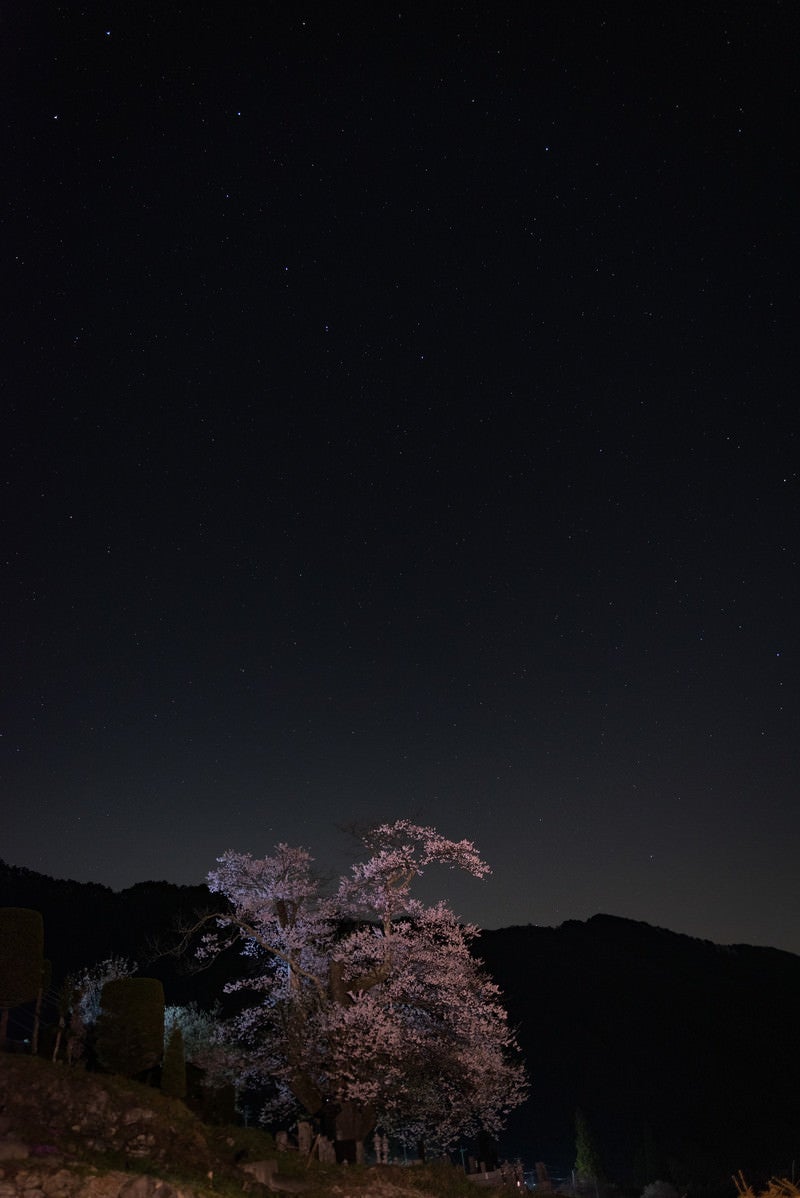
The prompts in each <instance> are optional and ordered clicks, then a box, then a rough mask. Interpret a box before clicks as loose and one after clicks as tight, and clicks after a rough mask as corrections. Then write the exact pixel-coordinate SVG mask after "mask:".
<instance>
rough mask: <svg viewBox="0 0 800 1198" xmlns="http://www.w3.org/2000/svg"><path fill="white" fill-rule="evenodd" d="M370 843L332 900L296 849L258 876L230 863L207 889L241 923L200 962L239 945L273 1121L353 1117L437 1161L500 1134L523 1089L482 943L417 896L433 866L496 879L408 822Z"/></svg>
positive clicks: (242, 1025) (242, 1020) (368, 838)
mask: <svg viewBox="0 0 800 1198" xmlns="http://www.w3.org/2000/svg"><path fill="white" fill-rule="evenodd" d="M363 843H364V846H365V848H366V851H367V853H368V854H369V855H368V857H367V859H366V860H365V861H363V862H360V863H357V864H356V865H354V866H353V867H352V869H351V871H350V873H349V874H348V875H347V876H345V877H343V878H342V879H341V880H340V882H339V885H338V888H337V889H336V890H335V891H334V892H333V893H332V894H326V893H324V892H323V890H322V888H321V887H320V885H319V883H318V882H317V880H316V879H315V876H314V874H313V871H312V859H311V857H310V856H309V854H308V853H307V852H306V851H305V850H303V849H300V848H290V847H289V846H288V845H285V844H279V845H278V846H277V847H276V850H275V855H274V856H272V857H266V858H264V859H262V860H255V859H254V858H253V857H251V856H250V855H248V854H241V853H234V852H227V853H225V854H224V855H223V856H222V857H220V858H219V868H218V869H216V870H214V871H213V872H212V873H211V874H210V875H209V886H210V888H211V890H212V891H216V892H219V893H221V894H223V895H225V896H226V897H227V899H228V900H229V902H230V910H229V911H228V912H227V913H225V914H223V915H222V916H217V917H216V920H217V927H216V929H215V930H214V931H212V932H210V933H208V934H207V935H206V936H205V937H204V940H203V943H202V946H201V950H200V952H201V955H203V954H205V955H208V954H213V953H215V952H217V951H219V950H220V949H221V948H223V947H225V946H226V945H228V944H230V943H232V942H234V941H236V940H238V941H239V942H240V943H241V946H242V949H243V952H244V954H245V957H246V969H245V973H244V976H243V977H242V978H241V979H240V980H238V981H236V982H234V983H233V984H232V985H231V986H230V987H229V989H232V990H237V991H241V992H243V994H244V993H245V992H250V993H251V994H252V1001H251V1002H248V1003H247V1005H245V1006H244V1009H243V1010H242V1012H241V1014H240V1015H239V1016H238V1017H237V1020H236V1024H237V1032H238V1036H239V1042H240V1044H241V1045H242V1046H243V1050H244V1051H243V1052H242V1055H241V1058H240V1074H241V1075H242V1080H248V1079H249V1080H251V1081H261V1082H263V1081H268V1082H269V1083H270V1084H271V1085H272V1086H273V1087H274V1100H273V1101H272V1102H271V1103H270V1104H269V1107H268V1110H267V1115H268V1116H270V1117H274V1116H275V1115H277V1114H279V1113H288V1112H289V1111H291V1110H298V1109H301V1110H303V1111H305V1112H307V1113H309V1114H317V1113H319V1112H320V1111H322V1110H323V1109H324V1108H325V1107H326V1105H327V1106H328V1109H330V1108H331V1106H333V1107H336V1108H339V1109H341V1108H342V1107H344V1106H345V1105H347V1106H349V1107H350V1108H351V1110H356V1111H357V1112H358V1119H357V1122H358V1125H359V1138H360V1137H363V1136H364V1135H365V1134H366V1133H367V1132H368V1131H369V1130H370V1128H371V1127H372V1126H374V1124H375V1123H376V1122H379V1123H380V1124H381V1125H382V1126H383V1127H384V1128H386V1129H387V1130H388V1131H390V1132H393V1133H395V1134H398V1135H401V1136H402V1137H403V1138H405V1139H407V1140H416V1139H421V1138H425V1139H427V1141H428V1142H429V1143H435V1144H437V1145H439V1146H441V1147H446V1146H448V1145H450V1144H452V1143H453V1142H454V1141H455V1140H456V1139H457V1138H458V1137H459V1136H462V1135H470V1134H473V1133H474V1132H476V1131H478V1130H479V1129H481V1128H483V1129H485V1130H487V1131H489V1132H497V1131H498V1130H499V1129H500V1127H501V1126H502V1123H503V1119H504V1116H505V1114H506V1113H507V1112H508V1111H509V1110H511V1109H512V1108H513V1107H515V1106H516V1105H518V1104H519V1103H520V1102H521V1101H522V1100H523V1098H524V1097H525V1093H526V1085H525V1079H524V1071H523V1068H522V1066H521V1064H520V1062H519V1054H518V1048H517V1044H516V1040H515V1037H514V1034H513V1032H512V1031H511V1029H510V1028H509V1026H508V1022H507V1018H506V1013H505V1010H504V1008H503V1005H502V1002H501V999H500V994H499V991H498V989H497V987H496V986H495V985H494V984H493V983H492V981H491V980H490V979H489V978H488V976H487V975H486V973H485V972H484V970H483V967H482V966H481V964H480V962H478V961H477V960H476V959H475V958H474V957H473V955H472V954H471V952H470V943H471V942H472V940H473V939H474V937H475V936H476V935H477V929H476V928H474V927H472V926H469V925H467V926H463V925H461V924H459V923H458V921H457V919H456V917H455V915H454V914H453V912H452V911H451V910H450V909H449V907H448V906H447V905H446V904H445V903H443V902H440V903H437V904H435V905H433V906H426V905H424V904H422V903H421V902H419V901H418V900H416V899H415V898H413V897H412V894H411V888H412V884H413V882H414V880H415V879H416V878H417V877H419V876H420V875H421V874H422V872H423V871H424V870H425V869H426V867H427V866H429V865H431V864H434V863H440V864H442V865H445V866H449V867H451V868H461V869H465V870H467V871H468V872H469V873H471V874H473V875H475V876H476V877H479V878H480V877H483V876H484V875H485V874H487V873H488V872H489V869H488V866H487V865H485V864H484V862H483V861H482V860H481V859H480V857H479V855H478V853H477V851H476V849H475V847H474V845H472V844H471V843H470V842H469V841H466V840H462V841H452V840H447V839H446V838H445V837H443V836H441V835H439V833H438V832H436V831H435V829H433V828H426V827H420V826H418V825H416V824H413V823H411V822H410V821H408V820H399V821H398V822H396V823H393V824H383V825H380V826H378V827H375V828H373V829H371V830H370V831H369V832H368V833H367V834H366V835H365V836H364V837H363Z"/></svg>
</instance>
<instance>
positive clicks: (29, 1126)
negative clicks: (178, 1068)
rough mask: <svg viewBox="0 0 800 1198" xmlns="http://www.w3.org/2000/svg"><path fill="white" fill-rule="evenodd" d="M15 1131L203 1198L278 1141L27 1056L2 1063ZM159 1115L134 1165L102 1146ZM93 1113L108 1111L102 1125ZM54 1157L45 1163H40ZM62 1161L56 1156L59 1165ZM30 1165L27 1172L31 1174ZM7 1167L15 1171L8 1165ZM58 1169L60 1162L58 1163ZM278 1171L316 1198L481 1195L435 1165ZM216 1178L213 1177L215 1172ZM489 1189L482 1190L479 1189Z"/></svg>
mask: <svg viewBox="0 0 800 1198" xmlns="http://www.w3.org/2000/svg"><path fill="white" fill-rule="evenodd" d="M2 1106H4V1108H5V1114H6V1116H8V1117H9V1119H10V1123H11V1130H12V1132H13V1133H14V1134H15V1135H16V1136H17V1137H18V1138H20V1139H21V1140H23V1141H24V1142H25V1143H26V1144H28V1145H29V1146H30V1147H31V1148H33V1149H39V1150H40V1151H47V1152H52V1151H53V1150H56V1151H57V1153H58V1158H60V1159H61V1162H62V1164H64V1163H66V1164H69V1166H70V1167H71V1168H74V1169H79V1170H80V1169H92V1170H98V1171H99V1172H101V1173H102V1172H106V1171H112V1170H126V1169H127V1170H130V1171H133V1172H137V1173H150V1174H152V1175H154V1176H158V1177H160V1178H163V1179H164V1180H166V1181H169V1182H171V1183H172V1184H173V1185H176V1186H182V1187H190V1188H191V1189H192V1190H193V1191H194V1192H195V1193H196V1194H197V1195H198V1196H202V1198H219V1196H220V1195H224V1196H226V1195H230V1198H233V1196H234V1195H235V1196H236V1198H240V1196H241V1194H242V1174H241V1173H240V1171H239V1170H238V1168H237V1166H236V1159H237V1157H238V1158H239V1159H245V1160H259V1159H262V1158H264V1157H273V1156H275V1155H276V1153H275V1145H274V1141H273V1140H272V1137H271V1136H269V1135H268V1134H267V1133H265V1132H262V1131H259V1130H258V1129H255V1128H243V1127H225V1128H219V1127H210V1126H208V1125H206V1124H203V1123H200V1121H199V1120H198V1119H197V1118H196V1117H195V1116H194V1115H193V1114H192V1113H191V1112H190V1111H189V1110H188V1109H187V1108H186V1107H185V1106H184V1105H183V1103H181V1102H179V1101H177V1100H175V1099H169V1098H165V1097H164V1096H163V1095H162V1094H161V1093H159V1092H158V1091H157V1090H153V1089H152V1088H150V1087H148V1086H143V1085H140V1084H139V1083H137V1082H133V1081H129V1080H127V1079H123V1078H119V1077H114V1076H107V1075H102V1074H87V1073H85V1072H84V1071H82V1070H80V1069H68V1068H66V1067H65V1066H63V1065H53V1064H51V1063H50V1062H48V1061H43V1060H41V1059H38V1058H31V1057H25V1056H9V1055H3V1056H0V1107H2ZM143 1109H145V1110H147V1111H152V1116H151V1117H150V1118H149V1119H148V1120H147V1122H146V1126H147V1130H148V1132H149V1133H150V1134H151V1135H152V1137H153V1139H154V1144H153V1147H152V1154H151V1156H150V1157H149V1158H148V1157H144V1158H143V1157H140V1156H137V1157H135V1158H131V1157H130V1156H129V1155H127V1154H126V1152H125V1150H124V1148H123V1147H120V1144H119V1141H117V1143H116V1144H114V1143H108V1142H106V1141H107V1140H108V1139H109V1138H110V1139H111V1140H113V1139H114V1137H113V1136H111V1137H108V1136H107V1137H106V1141H104V1140H102V1138H101V1137H102V1136H103V1128H104V1127H105V1128H108V1127H110V1126H117V1127H119V1129H120V1133H121V1134H122V1133H124V1129H125V1127H126V1124H125V1117H126V1114H127V1113H130V1112H133V1111H137V1110H138V1111H140V1112H141V1111H142V1110H143ZM92 1112H102V1118H100V1119H98V1118H96V1117H95V1116H94V1115H93V1114H92ZM48 1159H50V1158H49V1157H48V1156H43V1157H41V1164H42V1165H43V1166H44V1164H45V1162H46V1161H47V1160H48ZM56 1159H57V1158H56ZM31 1164H32V1162H31V1161H30V1160H27V1161H24V1162H20V1167H23V1166H24V1167H26V1168H27V1167H30V1165H31ZM5 1167H6V1170H7V1172H8V1170H9V1169H10V1168H11V1169H13V1166H12V1165H11V1162H5ZM53 1167H56V1160H55V1159H54V1160H53ZM279 1168H280V1171H281V1173H283V1174H290V1175H293V1176H296V1177H301V1178H302V1179H303V1181H305V1182H307V1183H309V1185H310V1189H309V1191H308V1194H309V1198H332V1196H333V1195H335V1196H336V1198H345V1196H346V1195H353V1196H355V1198H359V1196H363V1198H368V1196H369V1198H373V1196H376V1195H384V1196H385V1198H403V1196H407V1198H428V1196H430V1198H475V1195H476V1190H475V1187H474V1185H473V1184H472V1183H470V1182H469V1181H467V1179H466V1178H465V1177H464V1175H463V1174H462V1173H461V1172H460V1170H458V1169H453V1168H451V1167H449V1166H436V1165H429V1166H424V1167H419V1166H416V1167H413V1168H402V1167H398V1166H383V1167H381V1168H379V1169H377V1168H374V1167H372V1168H370V1167H364V1166H356V1167H347V1168H345V1167H343V1166H336V1165H321V1164H319V1162H317V1161H311V1162H309V1163H306V1162H305V1161H304V1160H302V1159H300V1158H299V1157H298V1156H297V1155H296V1154H294V1153H291V1152H289V1153H284V1154H283V1155H281V1156H280V1162H279ZM212 1173H213V1177H210V1176H209V1174H212ZM481 1192H485V1191H481Z"/></svg>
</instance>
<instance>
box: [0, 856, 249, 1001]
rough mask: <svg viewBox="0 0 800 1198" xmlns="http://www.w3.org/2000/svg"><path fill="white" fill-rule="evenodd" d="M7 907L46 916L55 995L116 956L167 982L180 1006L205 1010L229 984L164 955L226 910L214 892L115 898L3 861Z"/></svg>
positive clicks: (167, 887)
mask: <svg viewBox="0 0 800 1198" xmlns="http://www.w3.org/2000/svg"><path fill="white" fill-rule="evenodd" d="M0 906H9V907H32V908H33V909H34V910H37V911H41V913H42V915H43V917H44V927H45V955H46V956H47V957H48V958H49V960H50V961H51V962H52V966H53V986H54V987H55V988H57V987H58V986H59V985H60V983H61V982H62V981H63V980H64V978H65V977H66V976H67V975H68V974H70V973H74V972H75V971H76V970H78V969H81V968H83V967H84V966H90V965H94V964H96V963H97V962H98V961H102V960H105V959H106V958H107V957H110V956H112V955H113V956H118V957H127V958H128V959H129V960H132V961H135V962H137V963H138V964H139V966H140V969H141V972H143V973H147V974H148V975H151V976H153V977H158V978H160V979H161V980H162V981H163V982H164V985H165V988H166V992H167V996H168V1001H169V1002H172V1003H185V1002H188V1001H189V1000H190V999H191V998H197V1000H198V1001H199V1002H201V1003H203V1004H204V1005H205V1004H207V1003H210V1002H211V1001H212V999H213V996H214V995H215V994H218V993H219V990H220V989H221V987H222V985H223V984H224V980H225V976H226V975H225V971H224V969H220V968H214V967H212V968H211V969H209V970H208V971H207V972H204V973H201V974H192V973H190V972H188V971H187V962H180V961H178V960H176V959H175V958H173V957H171V956H159V955H158V954H159V952H163V951H164V950H165V949H166V948H167V947H168V946H171V945H174V944H175V943H176V942H177V939H178V935H177V929H178V928H179V927H180V926H182V925H184V924H187V923H191V922H192V921H193V919H194V918H195V917H196V915H197V913H198V912H203V911H207V910H209V909H214V908H216V907H219V906H220V900H219V898H218V896H216V895H212V894H211V893H210V892H209V890H208V888H207V887H206V886H176V885H174V884H173V883H172V882H137V883H136V885H135V886H130V887H128V889H126V890H120V891H114V890H111V889H110V888H109V887H108V886H100V885H98V884H97V883H94V882H72V881H69V880H66V879H62V878H50V877H47V876H46V875H45V874H39V873H36V872H35V871H34V870H30V869H24V868H22V867H20V866H15V865H8V864H7V863H6V862H4V861H0Z"/></svg>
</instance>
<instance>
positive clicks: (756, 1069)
mask: <svg viewBox="0 0 800 1198" xmlns="http://www.w3.org/2000/svg"><path fill="white" fill-rule="evenodd" d="M212 899H213V900H214V901H216V900H215V896H211V895H210V894H209V892H208V891H207V890H206V888H205V887H204V886H196V887H188V886H175V885H172V884H171V883H167V882H146V883H141V884H139V885H137V886H133V887H130V888H129V889H128V890H124V891H121V892H119V893H116V892H114V891H111V890H109V889H108V888H106V887H103V886H97V885H93V884H90V883H77V882H69V881H59V880H57V879H53V878H48V877H45V876H43V875H41V874H36V873H34V872H33V871H31V870H25V869H20V868H18V867H15V866H9V865H6V864H5V863H3V862H0V906H7V905H11V906H27V907H34V908H36V909H37V910H40V911H41V912H42V914H43V916H44V921H45V938H46V942H45V949H46V953H47V955H48V956H49V957H50V959H51V960H52V961H53V966H54V969H53V974H54V979H55V981H56V982H57V981H59V980H60V979H61V978H62V977H63V976H64V975H65V974H66V973H68V972H70V971H72V970H74V969H76V968H78V967H80V966H82V965H90V964H93V963H94V962H96V961H98V960H101V959H102V958H104V957H107V956H109V955H110V954H111V953H115V954H118V955H123V956H129V957H133V958H134V959H136V960H138V961H140V962H141V963H143V964H144V962H145V960H146V955H147V948H148V944H149V943H150V942H151V941H152V940H153V939H161V940H162V941H168V940H169V939H170V938H171V937H172V938H174V935H175V926H176V922H177V921H178V919H179V918H181V917H182V918H184V919H186V918H190V917H191V916H192V914H193V913H194V912H195V911H197V910H198V909H206V908H208V907H209V906H210V905H211V903H212ZM476 951H477V953H478V955H479V956H481V957H482V958H483V960H484V961H485V962H486V965H487V968H488V969H489V972H490V973H491V975H492V976H493V978H494V979H495V981H496V982H497V983H498V984H499V985H500V987H501V989H502V991H503V993H504V996H505V1001H506V1005H507V1007H508V1010H509V1013H510V1016H511V1020H512V1022H513V1023H514V1024H515V1025H516V1026H518V1028H519V1032H520V1041H521V1044H522V1047H523V1050H524V1052H525V1055H526V1058H527V1062H528V1069H529V1072H530V1076H531V1082H532V1094H531V1098H530V1099H529V1101H528V1102H527V1103H526V1104H525V1105H524V1106H523V1107H521V1108H520V1109H519V1110H518V1111H516V1112H514V1114H513V1115H512V1117H511V1120H510V1122H509V1128H508V1132H507V1134H506V1135H505V1136H504V1137H503V1141H502V1144H501V1149H502V1152H503V1155H505V1156H508V1157H514V1156H517V1155H519V1156H521V1157H522V1158H523V1159H524V1160H525V1161H526V1163H528V1164H532V1163H533V1162H534V1161H536V1160H543V1161H545V1163H547V1165H548V1166H549V1168H550V1170H551V1173H552V1174H553V1175H555V1176H564V1175H566V1174H567V1173H568V1172H569V1170H570V1169H571V1168H572V1165H573V1163H574V1157H575V1147H574V1119H575V1110H576V1108H577V1107H580V1108H581V1109H582V1110H583V1111H584V1113H585V1114H586V1116H587V1118H588V1120H589V1123H590V1125H591V1126H592V1128H593V1130H594V1131H595V1134H596V1136H597V1139H598V1140H599V1143H600V1148H601V1152H602V1154H603V1157H604V1161H605V1166H606V1171H607V1173H608V1175H609V1177H611V1178H613V1179H615V1180H619V1181H626V1182H635V1183H636V1184H638V1185H643V1184H644V1183H645V1182H647V1181H653V1180H655V1179H656V1178H657V1177H665V1176H669V1177H671V1179H672V1180H674V1181H675V1183H676V1184H677V1185H678V1186H679V1187H682V1188H686V1187H687V1186H693V1187H694V1189H695V1191H696V1190H697V1187H698V1186H699V1185H700V1184H705V1183H707V1182H708V1183H713V1185H714V1186H715V1187H717V1188H718V1190H719V1192H721V1193H730V1194H733V1192H734V1191H733V1189H732V1187H731V1186H730V1181H729V1179H730V1175H731V1173H733V1172H734V1171H735V1170H737V1169H739V1168H742V1169H744V1170H745V1173H746V1174H747V1176H748V1180H751V1181H752V1182H753V1183H755V1184H756V1185H757V1184H759V1183H760V1181H762V1180H766V1179H767V1178H768V1177H769V1176H771V1175H773V1174H774V1175H783V1176H791V1172H792V1162H793V1161H800V1101H798V1099H797V1095H796V1080H795V1058H796V1044H797V1041H798V1026H797V1025H798V1011H800V957H797V956H794V955H793V954H791V953H786V952H781V951H779V950H777V949H769V948H753V947H749V946H745V945H737V946H733V947H725V948H723V947H720V946H718V945H715V944H712V943H711V942H710V941H704V940H696V939H693V938H692V937H689V936H683V935H679V934H677V933H674V932H670V931H666V930H664V929H661V928H653V927H650V926H649V925H648V924H645V923H638V922H635V921H632V920H627V919H618V918H616V917H613V916H609V915H596V916H594V918H592V919H590V920H588V921H587V922H585V923H582V922H578V921H569V922H567V923H564V924H562V925H561V926H560V927H557V928H546V927H537V926H533V925H528V926H527V927H510V928H502V929H499V930H497V931H487V932H484V933H483V934H482V935H481V937H480V939H479V941H478V943H477V949H476ZM229 968H230V966H229ZM145 969H146V972H147V973H151V974H154V975H155V976H158V977H161V978H162V980H163V981H164V984H165V988H166V993H167V1000H168V1001H169V1002H187V1001H188V1000H189V999H190V998H192V997H194V998H196V999H197V1001H199V1002H200V1003H201V1005H209V1004H210V1003H211V1002H212V1001H213V999H214V998H216V997H219V996H220V993H221V989H222V985H223V983H224V980H225V966H224V963H223V964H222V965H221V966H218V967H217V969H216V970H212V971H209V972H204V973H201V974H197V975H191V974H189V975H187V974H186V973H185V972H183V971H182V970H181V968H180V967H179V966H178V965H176V963H175V962H174V961H173V960H172V959H169V958H167V959H162V960H159V961H155V962H151V963H149V964H147V965H146V966H145Z"/></svg>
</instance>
